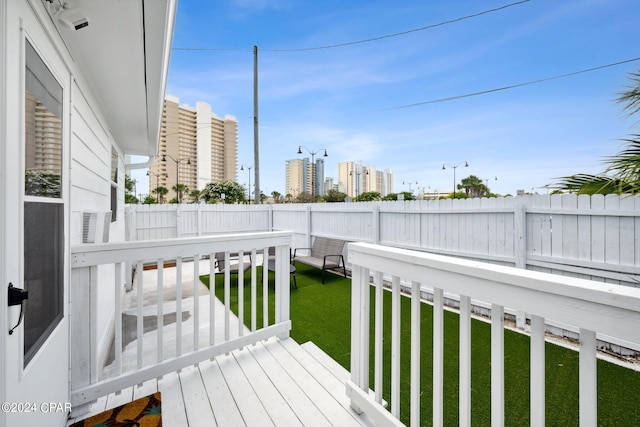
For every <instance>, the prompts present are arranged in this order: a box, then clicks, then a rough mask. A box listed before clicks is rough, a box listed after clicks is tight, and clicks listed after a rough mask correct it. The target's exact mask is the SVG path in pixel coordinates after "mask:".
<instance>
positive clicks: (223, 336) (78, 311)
mask: <svg viewBox="0 0 640 427" xmlns="http://www.w3.org/2000/svg"><path fill="white" fill-rule="evenodd" d="M271 247H272V248H275V251H273V253H275V258H273V257H272V258H273V259H272V260H271V261H268V259H269V252H268V249H269V248H271ZM290 247H291V233H287V232H273V233H243V234H227V235H219V236H209V237H195V238H180V239H163V240H147V241H138V242H126V243H124V242H123V243H106V244H99V245H79V246H74V247H72V248H71V269H72V270H71V286H70V306H71V312H70V316H71V318H72V322H71V323H70V324H71V330H70V334H71V340H72V342H73V345H72V347H71V355H70V357H71V403H72V404H73V406H74V407H75V406H78V405H83V404H87V403H90V402H91V401H93V400H95V399H97V398H98V397H101V396H105V395H107V394H109V393H112V392H117V391H120V390H122V389H124V388H126V387H129V386H132V385H135V384H141V383H143V382H144V381H146V380H149V379H153V378H158V377H161V376H162V375H164V374H167V373H169V372H173V371H177V370H180V369H182V368H184V367H186V366H189V365H193V364H197V363H199V362H201V361H203V360H206V359H210V358H213V357H215V356H216V355H219V354H224V353H228V352H231V351H232V350H235V349H237V348H242V347H245V346H247V345H251V344H253V343H256V342H258V341H261V340H265V339H268V338H270V337H273V336H288V333H289V330H290V329H291V321H290V316H289V253H290ZM220 252H221V253H225V257H224V264H223V265H219V266H218V270H217V271H221V270H223V271H224V273H223V276H224V278H223V279H222V281H223V283H222V284H221V285H220V287H221V288H222V289H221V292H223V295H224V296H223V297H222V298H221V303H220V302H218V300H217V299H216V295H215V278H214V272H215V271H216V266H215V265H214V263H215V254H216V253H220ZM232 254H237V256H238V261H237V262H238V263H239V264H240V265H239V269H240V270H241V271H243V270H244V269H243V267H244V265H242V264H243V263H247V264H249V265H247V267H248V268H247V269H250V270H251V279H250V283H247V284H245V282H244V276H243V275H242V274H239V275H237V274H234V275H233V276H234V278H233V287H234V288H237V295H238V303H237V305H236V304H234V306H233V307H234V308H237V312H238V318H239V319H240V320H239V321H238V319H237V318H236V317H235V316H234V315H233V313H231V287H232V279H231V274H232V273H233V272H232V269H231V268H230V261H229V259H230V256H231V255H232ZM259 255H262V256H259ZM203 257H208V258H209V271H210V272H211V280H210V289H209V290H208V291H207V292H206V294H204V295H200V294H201V289H199V288H200V280H199V279H198V277H199V275H200V274H201V273H200V270H199V268H200V267H199V266H200V262H199V260H200V259H201V258H203ZM183 260H184V261H186V260H193V262H190V263H189V264H188V265H189V266H190V267H189V268H191V269H193V274H191V272H189V274H188V275H187V274H185V271H184V270H185V269H186V268H187V267H186V266H185V265H183ZM259 260H262V263H261V264H260V265H262V266H263V267H264V266H268V268H263V269H262V274H259V273H258V270H257V267H258V265H259V264H258V262H259ZM267 262H269V264H268V265H267V264H266V263H267ZM113 265H115V272H116V273H115V275H114V276H113V278H114V279H115V280H113V282H112V283H105V282H104V281H101V280H100V278H101V274H100V271H99V268H100V267H101V266H113ZM150 265H151V266H153V267H154V268H155V270H154V271H148V272H144V273H143V271H144V269H145V266H150ZM169 265H171V266H172V267H171V268H167V267H168V266H169ZM127 266H136V269H135V270H136V274H135V277H136V279H135V281H134V284H133V292H132V293H135V302H136V304H135V308H134V309H133V312H132V314H131V317H133V318H134V319H135V327H132V326H129V329H133V331H135V334H134V336H135V339H134V340H133V341H132V342H131V343H130V344H129V345H128V346H126V347H129V349H128V350H127V351H126V354H125V350H123V347H125V345H123V341H124V340H125V337H124V336H123V331H124V332H132V331H127V329H128V328H127V327H123V318H124V317H125V316H124V315H125V314H126V313H125V309H126V307H123V304H122V294H123V291H124V287H123V274H122V273H123V271H127V270H129V268H128V267H127ZM223 267H224V268H223ZM169 270H171V273H170V272H169ZM268 271H275V297H274V299H275V301H274V303H275V305H274V307H275V308H274V310H275V312H273V310H272V311H270V310H269V296H268V288H269V286H268V281H269V276H268ZM148 274H153V281H152V282H151V285H152V287H151V289H150V290H149V291H150V292H145V287H146V285H145V280H144V278H145V277H146V278H149V276H148ZM183 276H185V277H186V276H188V277H189V279H184V278H183ZM130 278H131V275H130V271H128V272H127V274H126V280H127V281H129V280H130ZM248 282H249V280H248ZM260 283H262V289H263V291H262V292H263V293H262V299H263V305H262V307H261V311H262V313H263V316H262V319H261V318H258V317H257V314H258V312H259V311H260V308H259V307H257V306H256V304H257V301H259V298H258V295H257V289H258V288H259V286H258V284H260ZM127 286H130V284H129V283H128V284H127ZM100 287H106V288H107V290H110V292H107V293H106V295H107V298H105V292H103V291H102V289H100ZM245 287H246V289H245ZM219 291H220V290H219ZM109 295H111V298H109V297H108V296H109ZM244 295H247V296H248V298H249V301H250V304H247V306H245V305H244ZM101 298H104V299H105V300H106V299H111V301H112V303H115V307H114V309H113V311H112V312H111V313H103V311H104V310H106V309H107V308H105V307H109V304H107V303H106V301H104V300H101ZM216 307H217V308H216ZM187 312H188V314H189V325H190V327H187V323H184V324H183V314H184V313H187ZM245 312H246V313H248V314H249V313H250V319H251V321H250V323H251V326H250V328H246V327H245V325H244V324H243V321H242V319H244V313H245ZM105 315H106V317H107V318H111V319H113V321H114V322H115V325H114V335H115V336H114V340H113V341H114V362H113V363H112V365H110V366H111V367H112V369H111V371H110V373H111V375H110V376H109V377H108V378H103V377H104V375H103V373H102V372H101V363H100V360H99V355H98V353H99V351H98V338H99V337H98V334H97V328H98V324H97V323H98V322H99V321H100V319H102V318H104V317H105ZM171 316H173V317H174V321H172V322H171V321H167V320H166V319H167V318H168V317H171ZM145 318H147V319H149V320H154V321H155V325H156V326H155V328H154V332H153V333H152V334H147V333H146V332H147V330H146V321H145ZM270 319H275V321H271V324H270V323H269V322H270ZM174 322H175V324H171V323H174ZM165 335H170V336H165ZM150 336H151V337H150ZM124 344H126V343H124ZM132 346H133V348H130V347H132ZM125 355H126V356H127V359H126V360H125ZM131 355H133V356H132V357H129V356H131ZM128 362H131V363H128Z"/></svg>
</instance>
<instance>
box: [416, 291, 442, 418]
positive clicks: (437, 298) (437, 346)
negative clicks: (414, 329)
mask: <svg viewBox="0 0 640 427" xmlns="http://www.w3.org/2000/svg"><path fill="white" fill-rule="evenodd" d="M418 292H419V289H418ZM443 295H444V294H443V291H442V289H440V288H434V289H433V425H434V426H442V425H443V422H444V412H443V408H444V296H443ZM419 322H420V320H419V319H418V332H419V331H420V323H419ZM418 378H419V377H418ZM414 381H415V380H414V377H412V384H413V382H414ZM415 382H417V383H418V384H419V383H420V381H419V380H418V381H415ZM418 406H419V405H418Z"/></svg>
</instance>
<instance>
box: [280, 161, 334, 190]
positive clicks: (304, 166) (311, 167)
mask: <svg viewBox="0 0 640 427" xmlns="http://www.w3.org/2000/svg"><path fill="white" fill-rule="evenodd" d="M314 187H315V190H313V191H312V188H314ZM303 192H304V193H309V194H316V195H323V194H325V191H324V159H317V160H316V163H315V164H312V163H311V162H310V161H309V158H304V159H292V160H287V163H286V177H285V193H286V194H291V195H292V196H293V197H297V196H298V194H300V193H303Z"/></svg>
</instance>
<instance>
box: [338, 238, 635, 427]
mask: <svg viewBox="0 0 640 427" xmlns="http://www.w3.org/2000/svg"><path fill="white" fill-rule="evenodd" d="M348 257H349V262H350V263H351V264H352V266H353V270H352V271H353V277H352V315H351V316H352V317H351V328H352V329H351V381H350V382H349V383H348V384H347V393H348V394H349V396H350V398H351V404H352V407H353V408H354V409H356V410H358V411H364V412H366V413H367V414H368V415H370V416H371V417H372V418H373V419H374V420H375V421H376V422H377V423H378V425H401V422H400V421H399V415H400V404H401V402H400V376H401V375H410V378H411V387H410V395H411V398H410V402H402V404H403V405H406V404H408V405H409V406H410V423H411V425H412V426H418V425H420V394H421V390H420V382H419V378H420V345H421V343H420V307H421V301H420V289H421V287H428V288H431V289H432V290H433V295H434V303H433V328H434V330H433V349H432V351H433V385H432V387H433V425H434V426H441V425H442V424H443V384H444V378H443V366H444V360H443V358H444V350H443V348H444V311H443V300H444V297H443V295H444V292H447V293H451V294H455V295H459V298H460V355H459V360H460V368H459V384H460V390H459V410H460V414H459V423H460V425H461V426H469V425H471V299H477V300H481V301H486V302H488V303H490V304H491V312H492V316H491V367H492V368H491V390H490V393H491V423H492V425H493V426H502V425H504V420H505V418H504V401H505V396H504V339H503V338H504V309H505V307H509V308H512V309H515V310H520V311H523V312H526V313H528V314H529V316H530V318H531V355H530V357H531V368H530V369H531V371H530V378H531V381H530V387H531V389H530V397H531V399H530V410H531V414H530V421H531V425H534V426H540V425H544V422H545V350H544V346H545V320H546V319H552V320H555V321H559V322H563V323H566V324H569V325H574V326H575V327H577V328H578V329H579V331H580V343H579V348H580V350H579V352H580V356H579V363H580V368H579V408H580V409H579V416H580V425H581V426H595V425H596V424H597V406H598V405H597V383H596V379H597V376H596V333H598V334H605V335H608V336H612V337H617V338H620V339H623V340H626V341H628V342H631V343H635V344H640V328H639V327H638V325H640V289H634V288H627V287H621V286H615V285H607V284H604V283H601V282H591V281H587V280H583V279H576V278H571V277H564V276H557V275H550V274H546V273H539V272H533V271H528V270H522V269H515V268H511V267H504V266H498V265H492V264H485V263H481V262H473V261H468V260H461V259H455V258H450V257H444V256H438V255H433V254H427V253H422V252H416V251H409V250H403V249H395V248H389V247H383V246H379V245H373V244H368V243H354V244H350V245H349V249H348ZM371 277H373V282H374V283H373V288H374V290H373V291H374V292H375V302H376V303H375V307H374V308H373V310H374V316H373V318H374V319H375V320H374V322H375V323H374V330H375V333H374V336H373V337H370V333H369V331H370V329H369V326H370V317H369V316H370V311H371V308H370V299H369V298H370V288H371V284H370V278H371ZM383 277H384V279H385V282H387V283H388V282H390V283H391V288H392V290H391V292H392V296H391V301H392V303H391V304H392V307H391V308H392V319H391V337H386V339H387V340H389V339H390V340H391V354H390V358H391V359H390V360H391V380H390V381H391V384H390V386H391V398H390V399H389V405H390V411H388V410H387V409H385V408H384V406H383V403H384V402H383V400H382V399H383V398H382V394H381V390H382V389H383V388H385V387H388V386H389V385H383V384H382V378H383V375H382V366H383V364H382V362H383V357H389V355H383V353H382V343H383V339H384V337H383V332H382V331H383V320H382V319H383V316H382V313H383V303H382V301H383V297H382V296H383V292H384V291H383V287H384V283H383ZM389 279H390V280H389ZM401 282H402V283H409V284H410V286H411V319H410V323H409V320H408V319H402V327H403V328H405V327H407V325H408V324H410V326H411V357H410V359H411V368H410V372H406V370H403V371H401V369H400V327H401V318H400V292H401V290H400V284H401ZM370 340H373V348H374V349H375V350H374V354H375V356H374V361H373V363H374V379H373V387H372V388H373V390H374V397H370V395H369V393H368V390H369V387H370V381H369V367H370V360H369V348H370V347H369V345H370ZM416 379H417V380H416Z"/></svg>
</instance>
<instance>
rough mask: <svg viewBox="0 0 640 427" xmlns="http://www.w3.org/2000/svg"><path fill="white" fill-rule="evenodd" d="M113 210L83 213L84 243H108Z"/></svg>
mask: <svg viewBox="0 0 640 427" xmlns="http://www.w3.org/2000/svg"><path fill="white" fill-rule="evenodd" d="M110 226H111V212H83V213H82V243H107V242H108V241H109V227H110Z"/></svg>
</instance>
